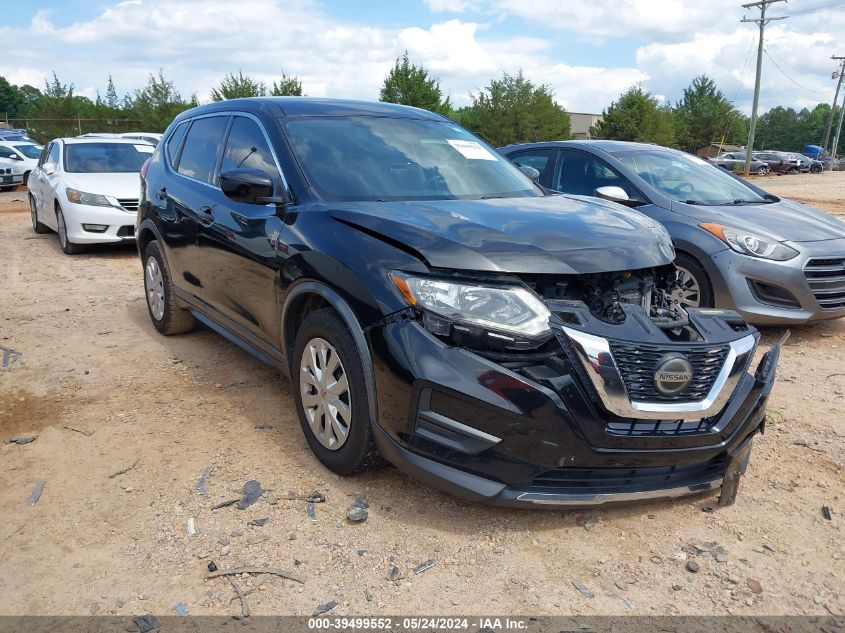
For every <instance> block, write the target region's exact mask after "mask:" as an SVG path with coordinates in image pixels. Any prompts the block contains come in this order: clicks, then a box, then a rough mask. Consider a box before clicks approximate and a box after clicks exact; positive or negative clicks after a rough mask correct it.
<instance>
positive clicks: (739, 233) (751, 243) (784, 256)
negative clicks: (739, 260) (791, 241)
mask: <svg viewBox="0 0 845 633" xmlns="http://www.w3.org/2000/svg"><path fill="white" fill-rule="evenodd" d="M699 226H700V227H701V228H702V229H704V230H705V231H707V232H708V233H712V234H713V235H715V236H716V237H718V238H719V239H720V240H722V241H723V242H724V243H725V244H727V245H728V246H729V247H730V248H731V249H732V250H735V251H736V252H737V253H742V254H743V255H749V256H751V257H760V258H761V259H773V260H775V261H779V262H784V261H786V260H788V259H792V258H793V257H796V256H797V255H798V251H796V250H795V249H794V248H792V247H790V246H787V245H786V244H781V243H780V242H778V241H777V240H774V239H772V238H770V237H766V236H765V235H760V234H759V233H752V232H751V231H746V230H744V229H736V228H733V227H731V226H725V225H723V224H699Z"/></svg>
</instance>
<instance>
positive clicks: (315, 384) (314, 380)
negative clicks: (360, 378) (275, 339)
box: [299, 338, 352, 451]
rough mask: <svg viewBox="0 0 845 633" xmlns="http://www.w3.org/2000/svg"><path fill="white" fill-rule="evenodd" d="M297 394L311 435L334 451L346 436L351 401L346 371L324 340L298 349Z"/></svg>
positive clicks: (332, 349) (318, 339)
mask: <svg viewBox="0 0 845 633" xmlns="http://www.w3.org/2000/svg"><path fill="white" fill-rule="evenodd" d="M299 393H300V394H301V396H302V409H303V411H304V412H305V419H306V420H307V421H308V426H309V427H310V428H311V432H312V433H314V437H316V438H317V440H318V441H319V442H320V444H322V445H323V446H325V447H326V448H327V449H329V450H332V451H336V450H338V449H339V448H340V447H341V446H343V445H344V443H345V442H346V440H347V438H348V437H349V428H350V425H351V424H352V400H351V396H350V393H349V381H348V380H347V378H346V370H345V369H344V368H343V363H342V362H340V356H338V354H337V350H336V349H335V348H334V347H333V346H332V345H331V343H329V342H328V341H327V340H325V339H322V338H313V339H311V340H310V341H308V343H307V344H306V345H305V348H304V349H303V350H302V358H301V359H300V361H299Z"/></svg>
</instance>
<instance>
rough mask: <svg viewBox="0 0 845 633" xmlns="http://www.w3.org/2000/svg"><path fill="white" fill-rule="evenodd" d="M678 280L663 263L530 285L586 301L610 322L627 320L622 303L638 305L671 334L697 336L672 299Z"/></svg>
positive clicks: (555, 296) (595, 313) (549, 295)
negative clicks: (660, 265) (661, 265)
mask: <svg viewBox="0 0 845 633" xmlns="http://www.w3.org/2000/svg"><path fill="white" fill-rule="evenodd" d="M677 284H678V273H677V269H676V268H675V267H674V266H663V267H661V268H652V269H645V270H635V271H624V272H608V273H595V274H589V275H578V276H575V277H571V278H569V279H565V280H561V279H555V280H547V279H544V278H539V279H537V280H535V281H534V283H532V284H530V285H531V286H532V289H533V290H534V291H535V292H537V293H538V294H540V295H541V296H543V297H544V298H546V299H548V300H560V299H565V300H569V301H583V302H584V304H585V305H586V306H587V307H588V308H589V309H590V312H591V313H592V314H593V316H595V317H596V318H598V319H601V320H602V321H604V322H605V323H610V324H621V323H623V322H624V321H625V318H626V315H625V311H624V310H623V309H622V305H621V304H628V305H637V306H640V307H641V308H642V309H643V310H645V312H646V314H647V315H648V316H649V318H650V319H651V320H652V322H653V323H654V324H655V325H656V326H657V327H659V328H660V329H662V330H666V331H667V334H669V335H670V338H673V339H679V338H682V339H685V340H696V339H697V338H698V334H697V333H695V332H694V331H690V330H689V316H688V315H687V313H686V311H685V310H684V309H683V307H682V306H681V305H680V304H679V303H677V301H673V300H672V299H671V293H672V290H673V289H674V288H675V287H676V286H677Z"/></svg>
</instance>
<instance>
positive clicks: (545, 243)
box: [331, 195, 675, 275]
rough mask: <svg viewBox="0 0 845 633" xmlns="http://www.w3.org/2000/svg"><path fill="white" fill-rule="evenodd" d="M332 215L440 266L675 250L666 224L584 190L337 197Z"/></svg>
mask: <svg viewBox="0 0 845 633" xmlns="http://www.w3.org/2000/svg"><path fill="white" fill-rule="evenodd" d="M331 215H332V216H333V217H334V218H336V219H337V220H340V221H342V222H344V223H346V224H348V225H351V226H353V227H358V228H360V229H361V230H364V231H366V232H368V233H370V234H372V235H375V236H377V237H380V238H382V239H386V240H387V241H391V242H394V243H398V244H399V245H402V246H403V247H404V248H406V249H407V250H409V251H412V252H414V253H416V254H418V256H419V257H421V258H422V259H424V260H425V261H426V262H427V263H428V265H429V266H432V267H435V268H451V269H457V270H468V271H484V272H508V273H543V274H556V275H571V274H581V273H594V272H609V271H621V270H636V269H640V268H650V267H653V266H661V265H664V264H668V263H669V262H671V261H672V260H673V259H674V256H675V254H674V249H673V247H672V242H671V238H670V237H669V234H668V233H667V232H666V230H665V229H664V228H663V227H662V226H661V225H660V224H658V223H656V222H654V221H653V220H651V219H649V218H647V217H646V216H644V215H643V214H641V213H639V212H637V211H633V210H631V209H628V208H627V207H623V206H621V205H618V204H616V203H612V202H606V201H603V200H599V199H597V198H587V197H581V196H562V195H556V196H543V197H526V198H495V199H490V200H436V201H413V202H349V203H333V204H332V207H331Z"/></svg>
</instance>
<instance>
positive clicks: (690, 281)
mask: <svg viewBox="0 0 845 633" xmlns="http://www.w3.org/2000/svg"><path fill="white" fill-rule="evenodd" d="M675 267H676V268H677V269H678V282H679V287H678V288H675V289H674V290H672V292H671V293H670V295H669V297H670V299H672V300H673V301H677V302H678V303H680V304H681V307H682V308H712V307H713V305H714V299H713V285H712V284H711V283H710V278H709V277H708V276H707V272H705V270H704V268H702V266H701V264H699V263H698V260H696V259H694V258H693V257H690V256H689V255H687V254H685V253H678V255H677V257H675Z"/></svg>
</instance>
